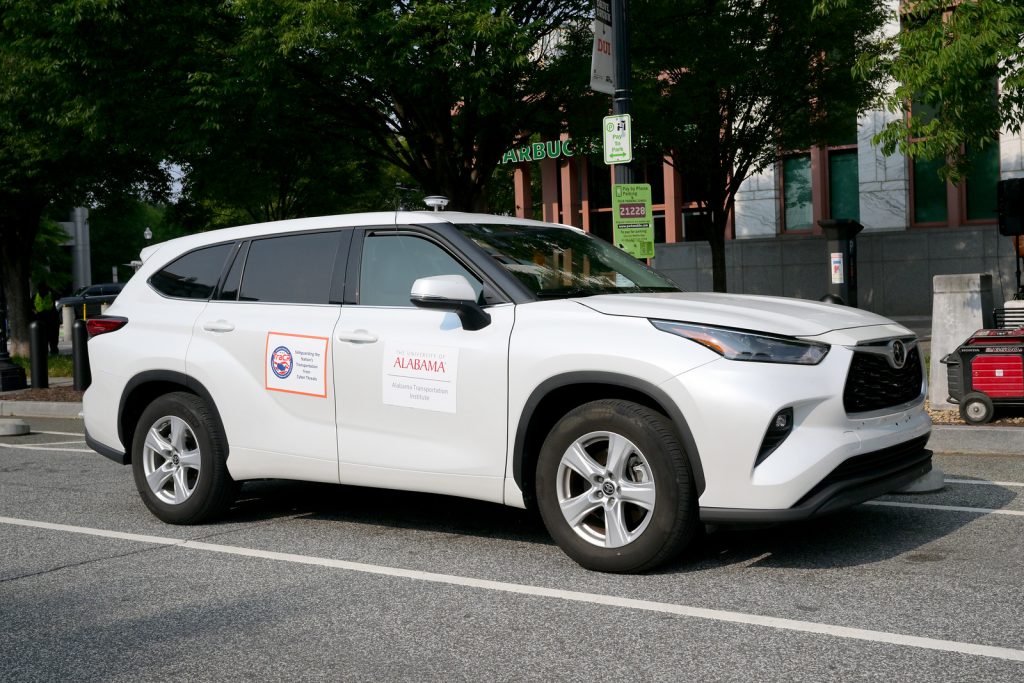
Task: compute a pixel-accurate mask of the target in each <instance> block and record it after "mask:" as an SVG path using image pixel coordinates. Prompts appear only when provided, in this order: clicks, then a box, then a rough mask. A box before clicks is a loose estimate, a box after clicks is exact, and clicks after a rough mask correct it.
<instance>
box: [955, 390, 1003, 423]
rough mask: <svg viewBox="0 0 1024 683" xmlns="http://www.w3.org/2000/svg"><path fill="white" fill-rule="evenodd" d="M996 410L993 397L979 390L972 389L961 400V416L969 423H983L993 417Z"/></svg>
mask: <svg viewBox="0 0 1024 683" xmlns="http://www.w3.org/2000/svg"><path fill="white" fill-rule="evenodd" d="M994 412H995V408H994V407H993V405H992V399H990V398H989V397H988V396H986V395H985V394H982V393H979V392H977V391H972V392H971V393H969V394H967V395H966V396H964V398H963V400H962V401H960V417H961V418H963V421H964V422H966V423H967V424H972V425H983V424H985V423H986V422H989V421H990V420H991V419H992V414H993V413H994Z"/></svg>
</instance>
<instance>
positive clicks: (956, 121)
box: [821, 0, 1024, 181]
mask: <svg viewBox="0 0 1024 683" xmlns="http://www.w3.org/2000/svg"><path fill="white" fill-rule="evenodd" d="M851 4H856V3H851ZM901 4H902V5H903V10H902V14H901V16H900V19H901V30H900V31H899V32H898V33H896V34H895V35H892V36H889V37H887V38H885V39H884V40H881V41H879V42H878V43H876V44H874V45H869V46H867V47H868V49H866V50H865V51H864V53H863V55H862V58H861V61H860V64H859V66H858V74H859V75H861V76H862V77H864V78H867V79H873V78H875V76H876V74H877V73H878V72H879V71H881V72H882V73H884V74H885V76H886V78H887V79H888V82H889V83H890V84H891V88H890V89H889V90H888V91H887V93H886V94H885V96H884V97H883V98H882V105H883V106H885V107H886V108H887V109H888V110H889V111H892V112H894V113H899V114H901V116H900V117H899V118H896V119H894V120H893V121H891V122H890V123H889V124H888V125H887V126H886V127H885V128H884V129H883V130H882V131H881V132H880V133H879V134H878V136H877V138H876V140H875V142H876V144H877V143H881V144H882V147H883V151H884V152H885V153H886V154H892V153H893V152H894V151H895V150H896V149H899V150H900V151H902V152H903V153H904V154H908V155H910V156H914V157H922V158H926V159H944V160H946V164H945V165H944V166H943V167H942V170H941V174H942V175H943V176H944V177H946V178H949V179H951V180H953V181H957V180H959V179H960V177H961V176H962V175H963V174H964V173H965V171H966V170H967V168H968V166H969V161H970V160H969V158H968V157H969V152H970V151H971V150H979V149H983V148H985V147H987V146H989V145H993V144H998V142H999V132H1000V129H1001V128H1005V129H1006V130H1008V131H1010V132H1012V133H1015V134H1018V133H1020V131H1021V125H1022V124H1024V42H1022V36H1024V4H1021V2H1020V0H970V1H966V2H959V3H950V2H948V1H947V0H915V2H912V3H901ZM846 5H847V1H846V0H822V2H821V11H822V12H824V13H826V14H828V13H832V12H834V11H836V10H839V9H845V6H846ZM997 84H998V86H997ZM909 103H913V106H912V107H910V109H912V111H911V112H910V113H909V114H910V115H907V116H903V115H902V114H903V113H904V112H905V111H906V110H907V109H908V104H909Z"/></svg>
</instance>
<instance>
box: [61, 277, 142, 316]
mask: <svg viewBox="0 0 1024 683" xmlns="http://www.w3.org/2000/svg"><path fill="white" fill-rule="evenodd" d="M124 285H125V283H123V282H104V283H102V284H98V285H86V286H85V287H80V288H78V290H77V291H76V292H75V293H74V294H72V295H71V296H64V297H61V298H60V299H58V300H57V310H58V311H59V310H60V309H61V308H63V307H64V306H71V307H73V308H74V309H75V317H76V318H81V317H89V316H94V315H99V314H100V313H101V312H102V308H103V305H104V304H106V305H108V306H109V305H110V304H112V303H114V299H116V298H117V295H118V294H120V293H121V290H122V289H124ZM83 305H84V306H85V313H84V316H83V311H82V306H83Z"/></svg>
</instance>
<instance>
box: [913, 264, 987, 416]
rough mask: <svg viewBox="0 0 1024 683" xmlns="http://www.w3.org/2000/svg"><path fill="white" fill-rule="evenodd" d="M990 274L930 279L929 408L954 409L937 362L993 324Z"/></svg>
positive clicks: (938, 276)
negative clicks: (973, 335)
mask: <svg viewBox="0 0 1024 683" xmlns="http://www.w3.org/2000/svg"><path fill="white" fill-rule="evenodd" d="M992 324H993V323H992V276H991V275H989V274H988V273H971V274H968V275H936V276H935V277H934V278H933V279H932V341H931V372H930V373H929V377H928V386H929V390H928V398H929V399H930V400H931V403H932V408H935V409H937V410H949V409H952V408H956V406H955V405H953V404H952V403H950V402H949V400H948V399H949V382H948V379H947V376H946V366H945V365H943V364H942V363H941V362H940V361H941V360H942V359H943V358H944V357H946V355H947V354H950V353H952V352H953V351H955V350H956V348H957V347H958V346H960V344H962V343H963V342H964V341H965V340H966V339H967V338H968V337H969V336H971V333H973V332H974V331H976V330H979V329H981V328H983V327H992Z"/></svg>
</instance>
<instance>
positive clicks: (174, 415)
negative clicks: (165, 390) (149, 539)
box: [132, 392, 237, 524]
mask: <svg viewBox="0 0 1024 683" xmlns="http://www.w3.org/2000/svg"><path fill="white" fill-rule="evenodd" d="M132 472H133V474H134V475H135V486H136V488H137V489H138V490H139V495H140V496H142V501H143V502H144V503H145V504H146V507H148V508H149V509H150V511H151V512H152V513H153V514H154V515H156V516H157V517H158V518H160V519H161V520H163V521H164V522H168V523H171V524H199V523H202V522H206V521H209V520H211V519H213V518H215V517H217V516H218V515H220V514H221V513H222V512H224V510H226V509H227V508H228V506H230V505H231V503H232V502H233V501H234V496H235V493H236V491H237V484H236V483H235V482H234V481H233V480H232V479H231V476H230V475H229V474H228V471H227V446H226V441H225V439H224V437H223V435H222V434H221V432H220V429H219V428H218V425H217V422H216V420H214V418H213V416H212V415H211V413H210V410H209V408H208V407H207V405H206V403H205V402H204V401H203V400H202V399H201V398H199V397H198V396H195V395H193V394H188V393H184V392H177V393H172V394H166V395H164V396H161V397H160V398H158V399H156V400H155V401H153V402H152V403H151V404H150V405H149V406H148V407H147V408H146V410H145V411H143V413H142V416H141V417H140V418H139V422H138V426H137V428H136V430H135V438H134V439H133V441H132Z"/></svg>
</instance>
